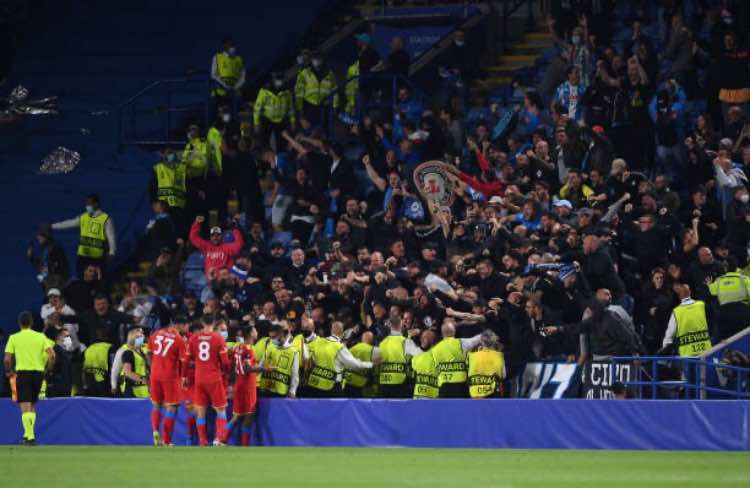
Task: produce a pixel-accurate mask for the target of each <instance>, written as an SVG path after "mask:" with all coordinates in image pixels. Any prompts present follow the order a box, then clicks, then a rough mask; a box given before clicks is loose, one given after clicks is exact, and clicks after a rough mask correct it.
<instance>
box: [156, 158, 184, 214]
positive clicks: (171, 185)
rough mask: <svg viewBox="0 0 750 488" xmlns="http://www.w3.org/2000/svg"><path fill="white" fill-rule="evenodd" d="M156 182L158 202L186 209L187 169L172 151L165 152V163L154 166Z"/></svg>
mask: <svg viewBox="0 0 750 488" xmlns="http://www.w3.org/2000/svg"><path fill="white" fill-rule="evenodd" d="M154 180H155V181H156V195H155V196H156V199H157V200H161V201H162V202H164V203H166V204H167V205H168V206H169V207H170V208H181V209H182V208H185V204H186V194H187V184H186V180H187V167H186V166H185V163H184V162H182V161H178V160H177V155H176V154H174V152H172V150H171V149H167V150H166V151H165V154H164V161H161V162H159V163H156V164H155V165H154Z"/></svg>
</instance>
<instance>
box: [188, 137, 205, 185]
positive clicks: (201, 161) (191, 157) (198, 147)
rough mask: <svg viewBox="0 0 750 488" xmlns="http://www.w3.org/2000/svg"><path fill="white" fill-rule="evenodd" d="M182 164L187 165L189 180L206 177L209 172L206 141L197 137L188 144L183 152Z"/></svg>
mask: <svg viewBox="0 0 750 488" xmlns="http://www.w3.org/2000/svg"><path fill="white" fill-rule="evenodd" d="M182 162H183V163H185V167H186V169H187V177H188V178H201V177H205V176H206V171H207V170H208V144H207V143H206V141H205V140H204V139H201V138H200V137H196V138H195V139H193V140H191V141H190V142H188V143H187V144H185V149H184V150H183V151H182Z"/></svg>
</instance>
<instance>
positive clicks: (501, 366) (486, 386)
mask: <svg viewBox="0 0 750 488" xmlns="http://www.w3.org/2000/svg"><path fill="white" fill-rule="evenodd" d="M499 348H500V346H499V343H498V338H497V335H495V333H494V332H492V331H490V330H485V331H484V332H482V334H480V343H479V349H478V350H477V351H474V352H470V353H469V396H471V398H491V397H500V385H501V383H500V382H501V381H502V380H503V379H505V359H504V358H503V353H502V352H500V351H499V350H498V349H499Z"/></svg>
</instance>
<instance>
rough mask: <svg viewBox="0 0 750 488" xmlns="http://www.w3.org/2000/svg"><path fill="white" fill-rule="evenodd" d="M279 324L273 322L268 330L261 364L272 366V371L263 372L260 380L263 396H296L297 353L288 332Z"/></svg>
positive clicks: (298, 362) (297, 380)
mask: <svg viewBox="0 0 750 488" xmlns="http://www.w3.org/2000/svg"><path fill="white" fill-rule="evenodd" d="M285 327H286V326H284V327H282V326H281V325H278V324H275V325H272V326H271V329H270V330H269V333H268V335H269V338H270V340H269V341H268V344H267V345H266V350H265V357H264V359H263V366H270V367H273V368H274V369H273V371H269V372H266V373H263V378H262V380H261V382H260V386H261V389H262V390H263V393H264V395H265V396H274V397H290V398H294V397H296V396H297V386H298V385H299V365H300V359H299V353H298V352H297V350H296V349H295V348H293V347H292V344H291V340H288V339H289V332H288V330H286V328H285Z"/></svg>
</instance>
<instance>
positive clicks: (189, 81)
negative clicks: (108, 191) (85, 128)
mask: <svg viewBox="0 0 750 488" xmlns="http://www.w3.org/2000/svg"><path fill="white" fill-rule="evenodd" d="M190 89H193V90H194V91H198V93H199V95H195V96H191V92H190ZM180 116H184V117H183V119H184V120H180ZM191 117H192V118H193V119H196V118H197V119H198V120H199V121H202V123H203V128H204V129H205V128H206V127H207V125H208V120H209V80H208V78H207V77H205V76H195V77H185V78H172V79H165V80H158V81H154V82H153V83H151V84H149V85H148V86H146V87H145V88H143V89H142V90H140V91H139V92H138V93H136V94H135V95H133V96H132V97H130V98H129V99H128V100H126V101H125V102H124V103H123V104H122V105H120V106H119V107H118V109H117V131H118V132H117V140H118V144H119V147H122V146H125V145H173V144H182V143H184V142H185V138H184V137H181V135H176V134H175V133H174V132H175V130H176V129H178V128H182V127H184V126H185V125H186V123H187V119H189V118H191ZM146 119H150V120H151V122H152V123H156V125H155V126H151V127H149V126H148V125H147V124H146Z"/></svg>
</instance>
